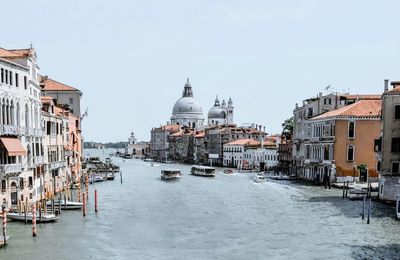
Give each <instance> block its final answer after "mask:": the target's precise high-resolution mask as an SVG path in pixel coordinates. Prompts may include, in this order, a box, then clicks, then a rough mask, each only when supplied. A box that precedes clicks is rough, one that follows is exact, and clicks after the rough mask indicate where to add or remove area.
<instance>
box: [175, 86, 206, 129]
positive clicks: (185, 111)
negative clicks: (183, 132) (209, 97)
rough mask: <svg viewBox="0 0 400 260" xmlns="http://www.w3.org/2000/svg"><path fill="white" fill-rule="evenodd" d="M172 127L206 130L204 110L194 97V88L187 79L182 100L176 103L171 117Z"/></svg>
mask: <svg viewBox="0 0 400 260" xmlns="http://www.w3.org/2000/svg"><path fill="white" fill-rule="evenodd" d="M171 124H172V125H180V126H187V127H190V128H193V129H203V128H204V115H203V109H202V108H201V106H200V104H199V103H198V102H197V100H196V99H195V98H194V97H193V91H192V86H191V84H190V82H189V79H187V82H186V84H185V87H184V89H183V94H182V98H180V99H178V101H176V103H175V105H174V108H173V110H172V116H171Z"/></svg>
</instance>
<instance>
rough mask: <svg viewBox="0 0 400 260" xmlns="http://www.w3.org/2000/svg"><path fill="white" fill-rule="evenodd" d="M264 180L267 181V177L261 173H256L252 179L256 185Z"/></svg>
mask: <svg viewBox="0 0 400 260" xmlns="http://www.w3.org/2000/svg"><path fill="white" fill-rule="evenodd" d="M266 180H267V177H266V176H265V175H264V174H262V173H258V174H256V176H255V177H254V181H255V182H257V183H261V182H265V181H266Z"/></svg>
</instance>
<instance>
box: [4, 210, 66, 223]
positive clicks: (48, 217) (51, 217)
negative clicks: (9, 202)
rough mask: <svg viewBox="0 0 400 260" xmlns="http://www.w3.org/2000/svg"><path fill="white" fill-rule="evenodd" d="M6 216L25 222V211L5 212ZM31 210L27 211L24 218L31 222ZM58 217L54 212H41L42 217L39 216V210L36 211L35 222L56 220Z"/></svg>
mask: <svg viewBox="0 0 400 260" xmlns="http://www.w3.org/2000/svg"><path fill="white" fill-rule="evenodd" d="M7 218H9V219H11V220H14V221H23V222H25V213H18V212H9V213H7ZM32 218H33V215H32V212H28V213H27V214H26V220H27V221H28V222H32ZM59 219H60V218H59V217H57V216H56V215H54V214H49V213H43V212H42V218H41V219H40V217H39V212H36V223H49V222H56V221H57V220H59Z"/></svg>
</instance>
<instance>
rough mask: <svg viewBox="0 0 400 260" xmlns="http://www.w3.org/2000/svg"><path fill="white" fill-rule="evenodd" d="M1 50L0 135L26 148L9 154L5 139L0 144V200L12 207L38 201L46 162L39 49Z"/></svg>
mask: <svg viewBox="0 0 400 260" xmlns="http://www.w3.org/2000/svg"><path fill="white" fill-rule="evenodd" d="M1 51H2V55H0V57H4V58H0V89H1V90H0V138H9V140H12V141H14V142H15V143H19V144H21V145H22V147H23V149H24V150H25V151H24V152H22V153H19V154H20V155H16V156H9V154H10V152H11V151H9V150H7V147H5V144H4V142H3V141H2V142H1V144H0V145H1V146H2V148H3V149H1V152H0V169H1V172H0V188H1V190H0V191H1V192H0V200H1V201H0V203H1V204H4V205H6V206H7V207H8V208H10V207H18V206H21V205H22V204H23V203H24V202H25V201H28V203H29V202H31V201H35V200H36V197H37V195H38V192H39V186H40V182H39V179H40V175H39V172H40V171H41V170H40V166H42V164H43V145H42V140H43V133H42V123H41V103H40V86H39V82H38V73H39V67H38V66H37V65H36V53H35V51H34V50H33V49H26V50H13V51H9V50H5V49H1ZM4 53H5V54H4ZM22 53H23V54H22ZM3 54H4V55H3Z"/></svg>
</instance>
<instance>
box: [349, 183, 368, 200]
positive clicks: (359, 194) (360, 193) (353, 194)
mask: <svg viewBox="0 0 400 260" xmlns="http://www.w3.org/2000/svg"><path fill="white" fill-rule="evenodd" d="M366 195H367V191H366V190H363V189H362V187H361V186H360V185H355V186H354V189H351V190H349V199H351V200H360V199H363V198H364V196H366Z"/></svg>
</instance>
